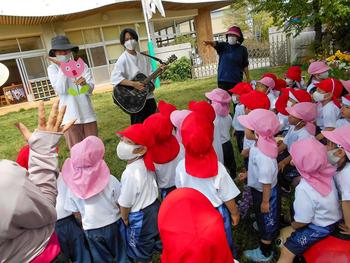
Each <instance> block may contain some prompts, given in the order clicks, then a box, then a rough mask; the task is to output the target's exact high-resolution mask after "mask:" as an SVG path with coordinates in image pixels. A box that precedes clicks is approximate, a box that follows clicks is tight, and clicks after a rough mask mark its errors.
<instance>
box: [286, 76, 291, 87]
mask: <svg viewBox="0 0 350 263" xmlns="http://www.w3.org/2000/svg"><path fill="white" fill-rule="evenodd" d="M286 84H287V86H292V85H293V80H292V79H288V78H286Z"/></svg>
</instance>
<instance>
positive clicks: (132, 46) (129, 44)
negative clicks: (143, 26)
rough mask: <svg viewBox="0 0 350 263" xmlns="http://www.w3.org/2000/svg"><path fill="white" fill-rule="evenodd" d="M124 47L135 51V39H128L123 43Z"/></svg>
mask: <svg viewBox="0 0 350 263" xmlns="http://www.w3.org/2000/svg"><path fill="white" fill-rule="evenodd" d="M124 46H125V48H126V49H128V50H135V49H136V47H137V41H136V40H135V39H129V40H128V41H125V43H124Z"/></svg>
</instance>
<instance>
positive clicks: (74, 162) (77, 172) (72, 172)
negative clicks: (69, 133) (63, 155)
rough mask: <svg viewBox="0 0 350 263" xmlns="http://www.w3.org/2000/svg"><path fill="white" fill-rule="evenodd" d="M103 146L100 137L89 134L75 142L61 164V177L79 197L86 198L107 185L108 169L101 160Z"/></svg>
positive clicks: (103, 150) (103, 151)
mask: <svg viewBox="0 0 350 263" xmlns="http://www.w3.org/2000/svg"><path fill="white" fill-rule="evenodd" d="M104 154H105V147H104V145H103V142H102V141H101V139H99V138H98V137H96V136H89V137H87V138H85V139H84V140H83V141H81V142H79V143H77V144H75V145H74V146H73V147H72V149H71V154H70V155H71V157H70V158H68V159H67V160H66V161H65V162H64V164H63V166H62V178H63V180H64V182H65V183H66V185H67V186H68V188H69V189H70V190H71V191H72V192H73V193H74V194H75V195H76V196H77V197H79V198H82V199H87V198H90V197H92V196H94V195H96V194H98V193H100V192H101V191H103V189H104V188H105V187H106V186H107V185H108V183H109V177H110V171H109V168H108V166H107V164H106V163H105V161H104V160H103V156H104Z"/></svg>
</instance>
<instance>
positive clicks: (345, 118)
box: [335, 94, 350, 128]
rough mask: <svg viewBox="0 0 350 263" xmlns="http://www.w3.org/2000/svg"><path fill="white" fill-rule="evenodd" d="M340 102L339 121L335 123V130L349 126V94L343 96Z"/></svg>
mask: <svg viewBox="0 0 350 263" xmlns="http://www.w3.org/2000/svg"><path fill="white" fill-rule="evenodd" d="M341 102H342V103H341V108H340V119H338V120H337V122H336V123H335V126H336V127H337V128H339V127H341V126H344V125H350V94H347V95H345V96H343V97H342V98H341Z"/></svg>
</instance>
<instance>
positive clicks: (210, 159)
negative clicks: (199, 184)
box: [185, 147, 218, 178]
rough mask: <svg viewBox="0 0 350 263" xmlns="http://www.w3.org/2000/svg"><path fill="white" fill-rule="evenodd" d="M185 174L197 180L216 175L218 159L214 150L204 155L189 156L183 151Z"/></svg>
mask: <svg viewBox="0 0 350 263" xmlns="http://www.w3.org/2000/svg"><path fill="white" fill-rule="evenodd" d="M185 167H186V172H187V173H188V174H190V175H192V176H194V177H198V178H210V177H213V176H216V175H217V174H218V157H217V155H216V152H215V151H214V148H213V147H211V149H210V150H209V151H208V152H207V153H206V154H204V155H201V156H198V155H191V154H189V153H188V151H185Z"/></svg>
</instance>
